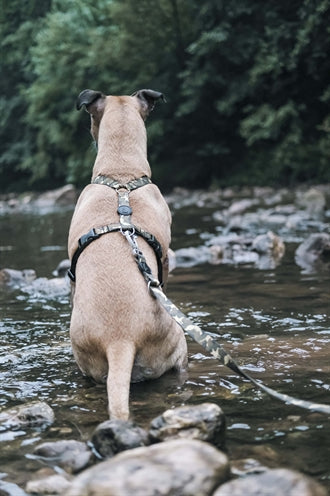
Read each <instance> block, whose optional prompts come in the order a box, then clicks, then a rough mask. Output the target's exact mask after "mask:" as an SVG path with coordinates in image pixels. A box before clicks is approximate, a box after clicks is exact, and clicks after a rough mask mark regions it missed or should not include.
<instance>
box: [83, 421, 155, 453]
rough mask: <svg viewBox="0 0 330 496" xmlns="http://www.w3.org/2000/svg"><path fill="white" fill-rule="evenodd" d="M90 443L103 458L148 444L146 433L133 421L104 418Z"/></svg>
mask: <svg viewBox="0 0 330 496" xmlns="http://www.w3.org/2000/svg"><path fill="white" fill-rule="evenodd" d="M91 443H92V445H93V447H94V449H95V450H96V451H97V453H99V454H100V455H101V456H102V457H104V458H109V457H111V456H113V455H115V454H117V453H119V452H120V451H125V450H128V449H132V448H138V447H140V446H146V445H148V444H149V439H148V433H147V432H146V431H145V430H144V429H142V428H141V427H139V426H137V425H135V424H134V423H133V422H130V421H125V420H106V421H105V422H102V424H100V425H98V426H97V428H96V429H95V431H94V433H93V435H92V439H91Z"/></svg>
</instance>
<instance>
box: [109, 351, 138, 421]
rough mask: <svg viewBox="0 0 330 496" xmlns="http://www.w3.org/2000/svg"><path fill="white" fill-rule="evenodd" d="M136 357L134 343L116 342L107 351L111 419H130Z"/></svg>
mask: <svg viewBox="0 0 330 496" xmlns="http://www.w3.org/2000/svg"><path fill="white" fill-rule="evenodd" d="M134 358H135V347H134V345H133V343H128V342H122V343H116V345H115V346H111V348H110V349H109V350H108V352H107V359H108V376H107V392H108V409H109V416H110V419H120V420H128V418H129V392H130V383H131V375H132V368H133V363H134Z"/></svg>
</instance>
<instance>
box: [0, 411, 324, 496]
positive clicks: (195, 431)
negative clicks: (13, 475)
mask: <svg viewBox="0 0 330 496" xmlns="http://www.w3.org/2000/svg"><path fill="white" fill-rule="evenodd" d="M53 422H54V412H53V411H52V409H51V408H50V407H49V406H48V405H47V404H45V403H42V402H36V403H33V404H30V405H24V406H21V407H18V408H15V409H11V410H8V411H4V412H2V413H1V415H0V429H1V431H2V433H3V432H4V431H10V430H14V431H15V430H22V429H24V430H28V429H45V428H48V427H49V426H51V425H52V424H53ZM28 457H30V458H34V459H35V460H38V461H40V467H41V468H40V469H39V470H38V471H37V472H36V473H35V474H34V475H33V477H32V478H31V480H29V481H28V482H27V484H26V487H25V488H24V489H23V488H21V487H19V486H17V485H16V484H15V483H12V482H6V480H5V479H3V480H1V481H0V492H1V494H3V495H7V496H24V495H25V496H26V495H27V494H34V495H48V494H53V495H63V496H130V495H141V496H154V495H156V494H163V495H169V496H172V495H173V496H174V495H180V496H181V495H182V496H196V495H200V496H211V495H213V496H225V495H228V496H229V495H235V496H255V495H256V494H258V495H260V496H298V495H299V496H326V495H327V491H326V489H325V488H324V487H322V486H321V485H320V484H318V483H317V482H315V481H314V480H313V479H311V478H310V477H307V476H305V475H303V474H301V473H299V472H297V471H293V470H289V469H287V468H285V467H283V468H277V469H271V468H269V467H267V465H266V464H265V465H262V464H260V462H258V461H257V460H255V459H252V458H248V459H241V460H235V461H231V460H230V456H228V453H227V450H226V427H225V416H224V413H223V412H222V410H221V408H220V407H219V406H218V405H216V404H214V403H201V404H199V405H195V406H184V407H178V408H175V409H171V410H167V411H165V412H164V413H163V414H162V415H160V416H159V417H156V418H155V419H153V420H152V421H151V423H150V427H149V430H145V429H142V428H141V427H139V426H137V425H136V424H134V423H133V422H129V421H127V422H126V421H120V420H108V421H105V422H103V423H101V424H100V425H99V426H98V427H97V428H96V429H95V431H94V433H93V434H92V437H91V439H89V440H88V441H87V442H81V441H77V440H75V439H70V440H63V441H61V440H59V441H54V442H45V443H41V444H39V445H37V446H35V448H34V449H33V451H32V452H31V454H30V455H28Z"/></svg>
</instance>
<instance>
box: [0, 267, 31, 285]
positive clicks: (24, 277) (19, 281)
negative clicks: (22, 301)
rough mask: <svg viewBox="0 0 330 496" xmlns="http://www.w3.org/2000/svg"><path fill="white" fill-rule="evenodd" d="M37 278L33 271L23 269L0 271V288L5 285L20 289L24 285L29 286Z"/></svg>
mask: <svg viewBox="0 0 330 496" xmlns="http://www.w3.org/2000/svg"><path fill="white" fill-rule="evenodd" d="M36 277H37V274H36V272H35V270H33V269H24V270H15V269H1V270H0V286H1V285H6V286H11V287H20V286H23V285H25V284H30V283H31V282H32V281H34V280H35V279H36Z"/></svg>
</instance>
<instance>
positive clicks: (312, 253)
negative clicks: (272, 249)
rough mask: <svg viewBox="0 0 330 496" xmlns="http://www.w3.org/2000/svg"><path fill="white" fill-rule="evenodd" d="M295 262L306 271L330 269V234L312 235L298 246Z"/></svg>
mask: <svg viewBox="0 0 330 496" xmlns="http://www.w3.org/2000/svg"><path fill="white" fill-rule="evenodd" d="M295 261H296V263H297V265H299V267H301V268H302V269H305V270H306V271H308V272H309V271H313V270H315V269H317V268H318V267H320V268H324V265H325V264H328V267H330V234H327V233H315V234H311V235H310V236H309V237H308V238H307V239H305V241H304V242H303V243H302V244H301V245H299V246H298V248H297V250H296V252H295Z"/></svg>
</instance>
